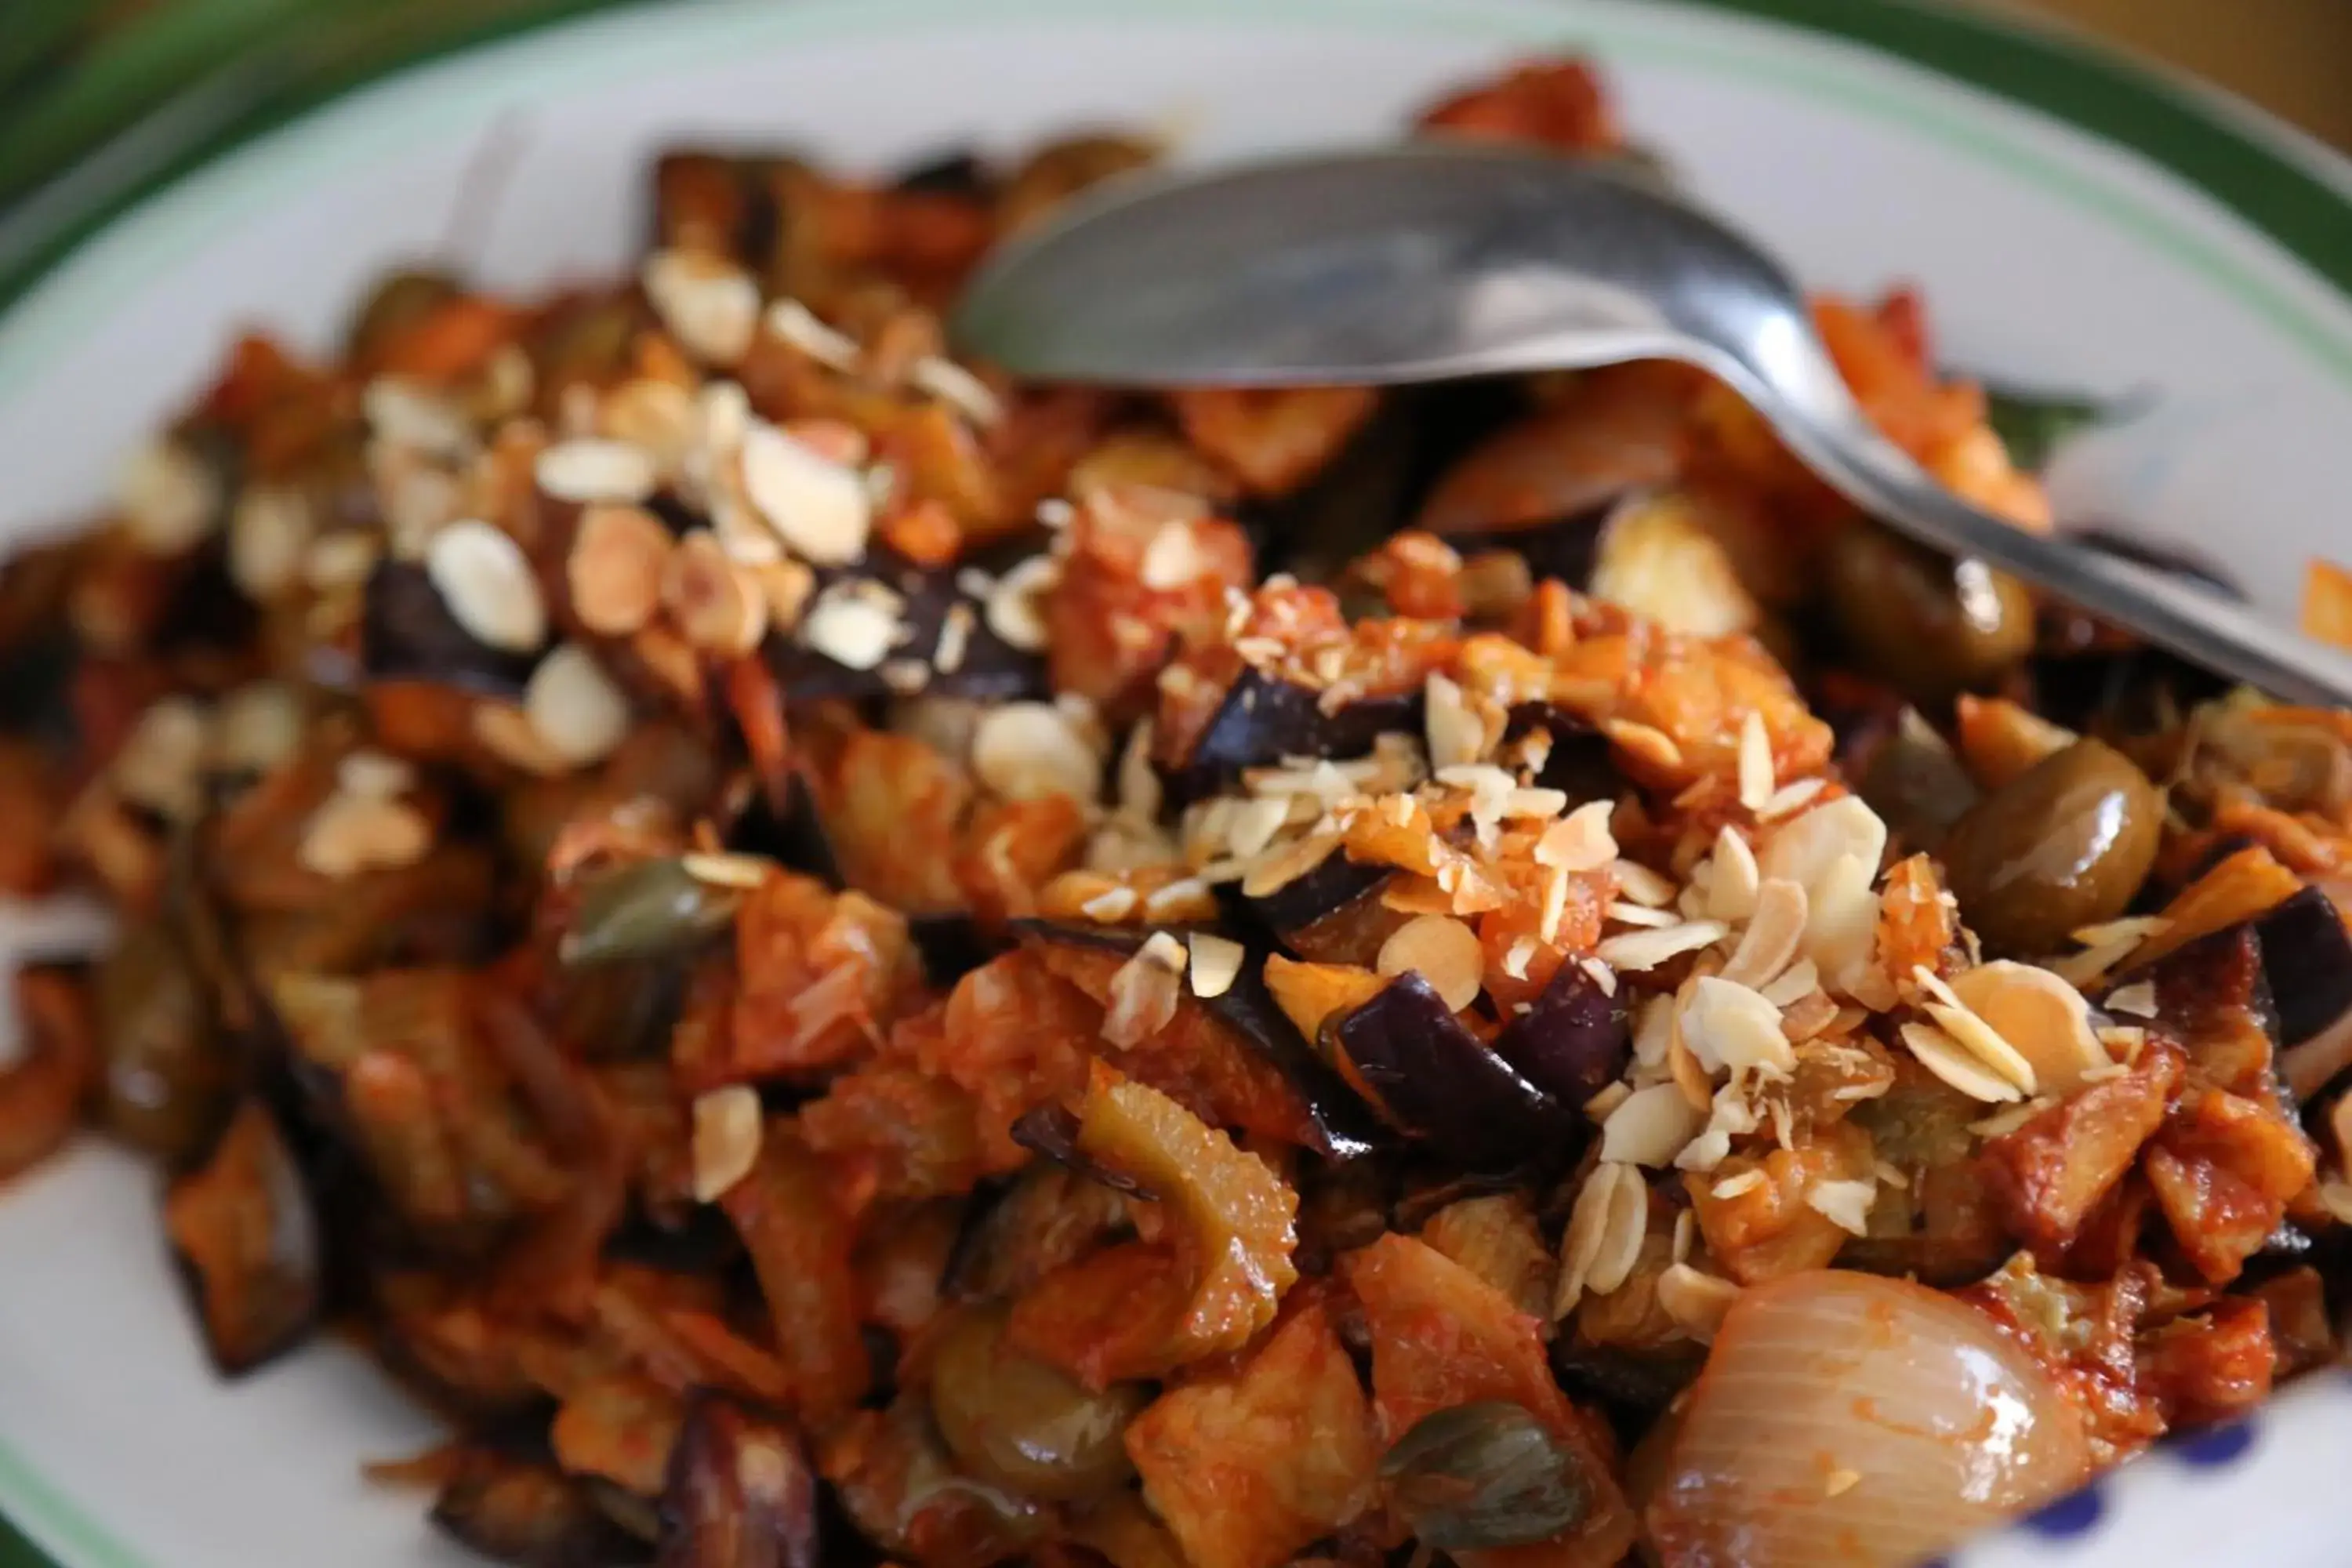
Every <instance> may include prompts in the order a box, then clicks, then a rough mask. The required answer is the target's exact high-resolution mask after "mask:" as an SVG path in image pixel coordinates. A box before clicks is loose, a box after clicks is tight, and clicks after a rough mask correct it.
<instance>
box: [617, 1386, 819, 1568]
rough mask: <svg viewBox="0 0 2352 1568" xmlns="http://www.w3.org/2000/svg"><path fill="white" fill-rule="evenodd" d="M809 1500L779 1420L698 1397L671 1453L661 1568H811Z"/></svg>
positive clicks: (812, 1486) (809, 1486)
mask: <svg viewBox="0 0 2352 1568" xmlns="http://www.w3.org/2000/svg"><path fill="white" fill-rule="evenodd" d="M816 1502H817V1489H816V1477H815V1475H814V1472H813V1471H812V1470H811V1468H810V1467H809V1462H808V1455H807V1453H806V1451H805V1450H804V1449H803V1446H802V1443H801V1439H800V1436H799V1434H798V1433H796V1432H795V1431H793V1428H792V1427H791V1426H789V1425H787V1424H786V1423H785V1422H784V1420H783V1419H782V1417H780V1416H777V1415H770V1414H769V1413H767V1412H765V1411H762V1410H759V1409H755V1408H754V1407H752V1406H751V1405H745V1404H743V1403H741V1402H740V1401H738V1400H734V1399H730V1398H728V1397H726V1396H725V1395H722V1394H714V1393H710V1392H708V1391H706V1392H704V1393H701V1394H698V1395H696V1397H695V1399H694V1402H693V1404H692V1405H689V1406H688V1409H687V1414H686V1424H685V1426H683V1427H681V1428H680V1430H679V1432H678V1436H677V1447H675V1448H673V1449H672V1450H671V1451H670V1461H669V1483H668V1487H667V1489H666V1490H665V1491H664V1492H663V1494H662V1505H661V1513H662V1537H661V1553H660V1556H659V1558H658V1559H657V1561H658V1563H659V1564H660V1568H816V1563H817V1548H818V1542H817V1519H816Z"/></svg>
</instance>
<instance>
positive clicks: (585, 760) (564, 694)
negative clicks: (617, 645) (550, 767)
mask: <svg viewBox="0 0 2352 1568" xmlns="http://www.w3.org/2000/svg"><path fill="white" fill-rule="evenodd" d="M522 705H523V712H524V713H525V714H526V715H527V716H528V717H529V718H530V727H531V728H532V729H533V730H534V731H538V733H539V737H540V739H541V740H542V741H544V742H547V744H548V747H549V749H550V750H551V751H552V752H554V753H555V754H556V755H557V756H559V757H562V759H563V760H564V761H565V762H567V763H571V764H572V765H573V766H574V767H584V766H586V765H587V764H589V763H597V762H602V761H603V760H604V758H605V757H607V756H609V755H610V754H611V753H612V751H613V748H614V747H615V746H617V745H619V744H620V743H621V741H622V739H623V738H624V737H625V736H626V735H627V734H628V732H629V700H628V698H627V697H626V696H625V694H624V693H623V692H622V690H621V689H620V688H619V687H617V686H615V685H614V683H613V679H612V677H610V676H608V675H606V674H605V673H604V667H603V666H602V665H600V664H598V663H597V662H596V658H595V656H594V655H593V654H591V653H590V652H589V651H588V650H587V649H586V648H583V647H580V646H579V645H578V644H577V643H565V644H564V645H563V646H562V647H559V648H557V649H555V650H554V651H553V652H552V653H551V654H549V655H548V656H547V657H546V658H543V659H541V660H540V662H539V668H537V669H535V670H533V671H531V676H530V683H529V685H527V686H526V687H525V688H524V689H523V704H522Z"/></svg>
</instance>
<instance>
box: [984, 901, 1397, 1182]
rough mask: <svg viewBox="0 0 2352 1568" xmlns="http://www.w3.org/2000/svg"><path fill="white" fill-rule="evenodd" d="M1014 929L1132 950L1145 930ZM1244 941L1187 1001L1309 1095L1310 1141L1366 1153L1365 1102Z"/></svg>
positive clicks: (1344, 1155) (1017, 925)
mask: <svg viewBox="0 0 2352 1568" xmlns="http://www.w3.org/2000/svg"><path fill="white" fill-rule="evenodd" d="M1013 934H1014V935H1015V936H1017V937H1018V938H1019V939H1020V940H1021V941H1023V942H1043V943H1046V944H1049V945H1051V944H1055V943H1060V944H1064V945H1067V946H1076V947H1091V948H1095V949H1098V950H1102V951H1107V952H1119V953H1131V952H1135V950H1136V949H1138V948H1139V947H1141V946H1142V945H1143V941H1144V938H1145V936H1146V935H1147V934H1149V933H1147V932H1143V931H1126V930H1119V929H1114V928H1109V927H1103V926H1077V925H1066V924H1064V923H1062V922H1061V921H1044V920H1017V921H1013ZM1236 940H1240V939H1238V938H1237V939H1236ZM1244 946H1245V947H1248V949H1249V951H1248V952H1247V954H1246V956H1244V959H1243V960H1242V967H1241V973H1238V974H1236V975H1234V983H1233V984H1231V985H1230V986H1228V987H1226V989H1225V992H1224V994H1223V995H1221V996H1208V997H1202V996H1195V995H1193V994H1192V993H1191V992H1190V991H1187V992H1186V993H1185V994H1184V997H1183V1000H1184V1002H1185V1003H1188V1004H1197V1005H1200V1006H1202V1007H1204V1008H1206V1009H1207V1010H1208V1013H1209V1016H1211V1017H1213V1018H1214V1019H1216V1020H1217V1021H1218V1022H1219V1023H1221V1024H1223V1025H1224V1026H1226V1027H1227V1028H1229V1029H1232V1030H1233V1031H1234V1033H1236V1034H1238V1035H1240V1036H1241V1037H1242V1038H1243V1039H1244V1041H1246V1042H1247V1043H1248V1044H1249V1046H1250V1047H1251V1048H1252V1049H1253V1050H1255V1051H1256V1052H1257V1053H1258V1055H1260V1056H1261V1057H1264V1058H1265V1059H1266V1060H1267V1061H1268V1062H1271V1063H1272V1064H1273V1065H1274V1067H1275V1068H1276V1069H1277V1070H1278V1071H1280V1072H1281V1074H1282V1076H1283V1077H1284V1078H1285V1079H1288V1080H1289V1083H1290V1086H1291V1087H1292V1088H1293V1089H1297V1091H1298V1096H1299V1099H1300V1100H1303V1101H1305V1102H1306V1106H1307V1120H1308V1121H1311V1122H1312V1123H1313V1125H1314V1128H1315V1138H1316V1142H1315V1143H1314V1145H1313V1147H1314V1149H1315V1152H1317V1153H1318V1154H1321V1155H1322V1156H1323V1157H1324V1158H1326V1159H1329V1160H1353V1159H1357V1158H1359V1157H1360V1156H1362V1155H1365V1154H1369V1153H1370V1152H1372V1150H1373V1149H1374V1147H1376V1146H1377V1145H1378V1144H1379V1143H1380V1142H1381V1130H1380V1128H1379V1126H1378V1125H1377V1124H1376V1123H1375V1122H1374V1121H1373V1119H1372V1117H1371V1115H1370V1112H1369V1111H1368V1110H1365V1108H1364V1105H1363V1102H1362V1101H1361V1100H1359V1099H1358V1098H1357V1097H1356V1096H1355V1095H1354V1094H1353V1093H1351V1092H1350V1091H1349V1089H1348V1086H1347V1085H1346V1084H1344V1083H1342V1082H1340V1081H1339V1075H1338V1074H1337V1073H1335V1072H1333V1071H1332V1070H1331V1068H1330V1067H1329V1066H1328V1064H1326V1063H1325V1062H1324V1060H1323V1059H1322V1058H1320V1057H1318V1056H1317V1055H1316V1054H1315V1051H1314V1048H1313V1047H1310V1046H1308V1045H1307V1040H1306V1037H1304V1036H1302V1035H1300V1034H1299V1032H1298V1030H1297V1026H1294V1025H1293V1024H1292V1023H1291V1021H1290V1019H1289V1017H1288V1016H1287V1015H1286V1014H1285V1013H1284V1012H1283V1010H1282V1008H1281V1007H1280V1006H1279V1005H1276V1002H1275V1000H1274V994H1273V993H1272V992H1270V991H1268V990H1267V989H1266V988H1265V954H1266V951H1267V950H1266V949H1265V947H1264V946H1263V945H1256V946H1251V945H1250V944H1249V943H1247V942H1244Z"/></svg>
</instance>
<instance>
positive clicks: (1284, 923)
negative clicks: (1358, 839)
mask: <svg viewBox="0 0 2352 1568" xmlns="http://www.w3.org/2000/svg"><path fill="white" fill-rule="evenodd" d="M1395 874H1396V873H1395V870H1394V868H1391V867H1388V866H1368V865H1364V864H1362V863H1360V862H1358V861H1354V860H1350V859H1349V858H1347V857H1346V856H1345V855H1332V856H1328V857H1326V858H1325V859H1324V861H1323V863H1322V864H1321V865H1320V866H1318V867H1316V868H1315V869H1313V870H1312V871H1309V872H1307V874H1306V875H1305V876H1303V877H1294V878H1292V879H1290V880H1289V881H1287V882H1285V883H1284V884H1283V885H1282V886H1281V887H1279V888H1276V889H1275V890H1274V891H1273V892H1271V893H1266V894H1264V895H1262V896H1260V897H1257V898H1251V897H1249V896H1248V895H1246V894H1244V893H1242V892H1240V891H1239V890H1238V889H1239V884H1237V883H1236V884H1230V886H1232V887H1234V889H1235V890H1234V893H1233V895H1232V896H1233V898H1234V901H1235V902H1236V903H1237V904H1238V905H1239V906H1240V908H1241V910H1242V911H1243V912H1244V914H1246V915H1247V916H1248V917H1249V918H1250V919H1251V920H1254V921H1256V922H1257V923H1258V924H1260V925H1262V926H1264V927H1265V929H1266V930H1267V931H1271V932H1273V933H1274V935H1275V936H1276V937H1277V938H1279V939H1281V940H1282V942H1284V943H1285V944H1286V945H1287V944H1291V943H1292V942H1293V941H1294V939H1295V938H1296V937H1297V935H1298V933H1300V932H1301V931H1307V930H1308V929H1309V928H1310V927H1312V926H1313V925H1314V924H1315V923H1316V922H1317V921H1321V920H1324V919H1326V918H1328V917H1329V916H1331V915H1336V914H1338V913H1339V911H1340V910H1344V909H1346V908H1348V907H1349V905H1351V904H1353V903H1355V902H1356V900H1359V899H1367V898H1370V897H1372V896H1374V895H1375V894H1377V893H1378V892H1379V890H1380V889H1381V887H1382V886H1383V885H1384V884H1385V883H1386V882H1387V881H1388V879H1390V878H1391V877H1392V876H1394V875H1395ZM1304 956H1307V957H1309V958H1312V957H1314V956H1315V955H1314V954H1313V953H1307V954H1304Z"/></svg>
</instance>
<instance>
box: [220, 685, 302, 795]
mask: <svg viewBox="0 0 2352 1568" xmlns="http://www.w3.org/2000/svg"><path fill="white" fill-rule="evenodd" d="M302 731H303V716H302V698H301V694H300V693H299V691H297V690H296V689H295V688H294V687H293V686H291V685H289V683H287V682H286V681H282V680H255V681H249V682H247V684H245V685H243V686H240V687H238V688H237V689H236V690H234V691H232V692H230V693H229V694H228V695H227V696H226V697H225V698H223V699H222V700H221V705H220V711H219V712H218V713H217V714H216V715H215V717H214V721H213V725H212V764H213V766H215V767H216V768H218V769H220V770H221V771H222V772H223V773H255V774H259V773H268V772H270V771H272V770H273V769H275V768H277V767H278V765H279V764H280V763H284V762H286V761H287V760H288V759H289V758H290V757H292V756H293V755H294V754H295V753H296V752H299V751H300V750H301V749H302Z"/></svg>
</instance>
